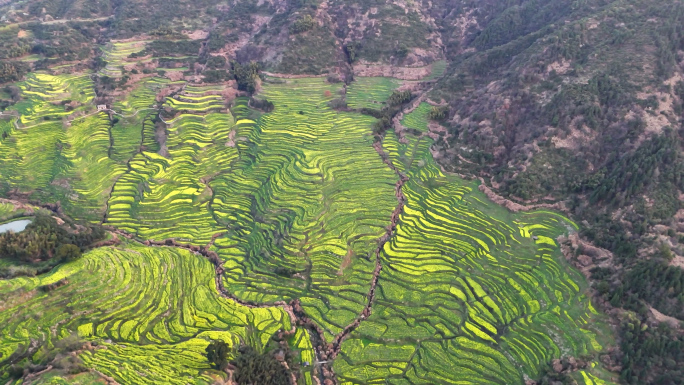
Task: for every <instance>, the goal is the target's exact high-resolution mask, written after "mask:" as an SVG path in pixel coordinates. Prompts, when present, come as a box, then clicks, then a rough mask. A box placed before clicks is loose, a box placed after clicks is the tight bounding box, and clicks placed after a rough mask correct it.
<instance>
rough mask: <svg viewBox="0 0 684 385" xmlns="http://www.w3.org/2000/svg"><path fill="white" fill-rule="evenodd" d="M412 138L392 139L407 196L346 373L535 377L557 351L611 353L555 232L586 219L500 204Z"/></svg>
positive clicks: (359, 380)
mask: <svg viewBox="0 0 684 385" xmlns="http://www.w3.org/2000/svg"><path fill="white" fill-rule="evenodd" d="M407 139H409V140H408V142H409V143H408V144H403V143H400V142H399V141H398V140H397V138H396V136H394V134H393V133H389V134H388V136H387V137H386V139H385V142H384V150H385V151H386V152H387V153H388V155H389V157H390V159H392V160H393V163H394V164H395V165H397V167H398V168H399V169H400V170H402V171H403V172H405V173H406V174H407V176H408V178H409V180H408V182H407V183H406V184H405V185H404V187H403V189H402V191H403V194H404V196H405V197H406V205H405V206H404V209H403V213H402V214H401V217H400V221H399V224H398V225H397V230H396V233H395V235H394V237H392V239H391V240H390V241H389V242H387V243H386V244H385V246H384V248H383V250H382V253H381V258H382V264H383V270H382V274H381V275H380V280H379V282H378V289H377V290H378V297H377V298H376V301H375V305H374V306H373V314H372V315H371V317H370V318H369V319H368V320H367V321H365V322H363V323H362V324H361V326H360V327H359V328H358V329H357V330H356V331H355V332H354V333H353V337H352V338H350V339H348V340H347V341H345V342H344V343H343V345H342V352H341V357H340V358H339V359H338V360H337V361H335V365H334V368H335V370H336V373H337V374H338V375H339V377H340V378H341V379H342V380H343V383H345V384H369V383H387V381H389V382H391V383H395V382H396V383H414V384H453V383H468V384H523V383H524V379H525V378H530V377H531V378H535V377H537V376H538V375H539V370H540V368H542V367H543V366H544V365H545V363H547V362H550V361H551V360H552V359H553V358H556V357H559V356H561V355H570V356H575V357H577V356H579V355H583V354H591V353H595V352H598V351H601V350H602V348H603V345H604V344H605V343H606V342H605V340H602V337H601V336H600V334H599V332H600V331H599V330H596V329H595V328H594V326H593V325H597V324H600V323H601V320H602V317H601V316H600V315H599V314H598V313H597V312H596V311H595V310H594V309H593V307H592V306H591V303H590V301H589V299H588V292H587V287H586V284H585V283H584V282H585V281H584V279H583V277H582V276H581V275H580V274H579V273H578V272H576V271H575V270H573V269H571V268H569V266H567V264H565V263H564V261H562V260H561V256H560V252H559V249H558V245H557V242H556V241H555V238H556V237H558V236H559V235H560V234H563V233H567V232H568V231H572V230H573V229H574V224H572V223H571V222H569V221H567V220H566V219H564V218H563V217H561V216H559V215H557V214H554V213H550V212H535V213H529V214H528V213H523V214H517V215H514V214H512V213H510V212H508V211H506V210H505V209H503V208H501V207H498V206H496V205H493V204H491V203H489V202H488V201H487V199H486V197H485V196H484V195H483V194H482V193H480V192H479V191H478V190H477V184H475V183H467V182H465V181H463V180H460V179H459V178H455V177H449V176H446V175H444V174H443V173H442V172H441V171H439V169H438V168H437V167H436V165H435V163H434V161H433V160H432V157H431V155H430V153H429V146H430V145H431V140H430V139H429V138H427V137H421V138H416V137H410V138H407Z"/></svg>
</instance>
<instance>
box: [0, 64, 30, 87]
mask: <svg viewBox="0 0 684 385" xmlns="http://www.w3.org/2000/svg"><path fill="white" fill-rule="evenodd" d="M29 70H30V67H29V66H28V65H26V63H21V62H16V61H0V83H6V82H14V81H17V80H19V79H21V78H22V77H23V76H24V75H25V74H26V73H27V72H28V71H29Z"/></svg>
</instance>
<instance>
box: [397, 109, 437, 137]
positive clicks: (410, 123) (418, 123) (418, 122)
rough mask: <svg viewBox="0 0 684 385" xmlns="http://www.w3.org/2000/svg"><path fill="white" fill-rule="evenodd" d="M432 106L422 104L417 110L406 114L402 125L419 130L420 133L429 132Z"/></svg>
mask: <svg viewBox="0 0 684 385" xmlns="http://www.w3.org/2000/svg"><path fill="white" fill-rule="evenodd" d="M431 109H432V106H431V105H430V104H428V103H425V102H423V103H420V104H419V105H418V107H416V109H415V110H413V111H411V112H410V113H408V114H406V115H405V116H404V118H403V119H402V120H401V122H400V123H401V125H402V126H404V127H406V128H411V129H414V130H418V131H420V132H427V130H428V127H427V126H428V114H429V113H430V110H431Z"/></svg>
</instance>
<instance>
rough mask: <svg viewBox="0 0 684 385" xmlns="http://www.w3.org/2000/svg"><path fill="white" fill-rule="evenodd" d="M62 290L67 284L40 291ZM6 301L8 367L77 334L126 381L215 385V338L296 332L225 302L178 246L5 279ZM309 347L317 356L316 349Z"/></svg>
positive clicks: (263, 313) (88, 355) (0, 355)
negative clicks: (211, 355) (208, 352)
mask: <svg viewBox="0 0 684 385" xmlns="http://www.w3.org/2000/svg"><path fill="white" fill-rule="evenodd" d="M57 282H64V283H65V284H64V285H63V286H59V287H58V288H56V289H54V290H52V291H45V290H41V289H40V288H41V287H45V285H50V284H54V283H57ZM0 293H1V294H2V298H3V300H2V302H0V309H2V312H0V324H2V325H3V327H2V330H1V331H0V359H4V358H5V357H7V356H9V355H11V354H23V353H24V352H30V353H31V354H32V355H33V358H34V360H36V358H40V357H41V356H47V355H49V354H50V352H51V351H52V350H53V349H55V344H58V341H59V340H60V339H64V338H67V337H69V336H78V337H80V339H81V340H82V341H99V344H98V345H97V346H96V347H94V348H91V349H86V350H82V351H81V352H80V353H79V356H80V358H81V359H82V360H83V362H84V363H85V364H86V365H88V366H89V367H91V368H94V369H96V370H98V371H99V372H101V373H103V374H105V375H107V376H110V377H113V378H114V379H116V380H117V381H118V382H119V383H130V384H134V383H141V378H144V380H142V382H143V383H158V384H162V383H163V384H186V383H187V382H188V380H189V379H193V383H197V384H200V383H211V382H212V381H213V380H212V378H214V377H216V378H220V373H219V372H217V371H213V370H210V368H209V364H208V362H207V361H206V358H205V357H204V349H205V347H206V346H207V344H208V343H209V341H210V340H211V339H217V338H219V339H223V340H225V341H227V342H228V343H229V344H231V345H232V344H235V343H236V342H237V341H239V340H249V341H252V342H253V343H255V344H256V345H257V346H263V344H265V343H266V342H267V341H268V340H269V338H270V337H271V336H272V335H273V333H275V332H276V331H278V330H280V329H282V330H290V329H291V328H292V325H291V322H290V318H289V316H288V315H287V313H286V312H284V311H283V310H281V309H279V308H275V307H273V308H260V309H249V308H246V307H244V306H240V305H237V304H235V302H233V301H231V300H228V299H225V298H223V297H221V296H219V295H218V293H217V292H216V287H215V283H214V270H213V267H212V266H211V264H210V263H209V262H208V261H206V260H205V259H203V258H201V257H198V256H196V255H193V254H191V253H189V252H187V251H184V250H177V249H172V248H150V247H142V246H138V245H136V244H126V245H124V246H122V247H120V248H100V249H97V250H94V251H91V252H90V253H88V254H86V255H85V256H84V257H83V259H81V260H79V261H76V262H72V263H69V264H65V265H61V266H60V267H58V268H57V269H56V270H55V271H53V272H52V273H50V274H47V275H44V276H41V277H39V278H15V279H11V280H4V281H0ZM301 333H302V331H299V332H298V333H297V334H296V335H297V336H301ZM31 341H34V342H33V343H32V344H31ZM36 344H38V346H40V348H38V349H36V348H35V345H36ZM300 349H302V350H303V353H304V356H305V357H309V356H310V355H311V353H310V350H307V349H310V345H306V344H301V343H300ZM4 369H6V368H3V367H2V366H0V379H3V383H4V382H5V381H6V380H7V378H6V377H5V375H6V374H3V370H4ZM141 376H142V377H141Z"/></svg>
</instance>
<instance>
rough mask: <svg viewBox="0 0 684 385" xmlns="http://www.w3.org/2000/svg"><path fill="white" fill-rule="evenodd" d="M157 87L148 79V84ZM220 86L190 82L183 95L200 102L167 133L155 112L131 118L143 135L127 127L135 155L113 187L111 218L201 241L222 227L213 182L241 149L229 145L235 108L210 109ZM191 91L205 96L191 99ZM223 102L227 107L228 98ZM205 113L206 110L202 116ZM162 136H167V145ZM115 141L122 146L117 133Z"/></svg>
mask: <svg viewBox="0 0 684 385" xmlns="http://www.w3.org/2000/svg"><path fill="white" fill-rule="evenodd" d="M153 86H155V84H151V83H148V84H147V85H146V86H145V87H153ZM215 91H216V90H214V89H212V88H207V89H201V88H199V87H187V88H186V89H185V90H184V92H183V94H182V95H183V98H187V99H186V100H187V101H186V102H183V103H184V104H186V105H192V106H195V107H192V106H191V107H187V108H184V110H186V111H192V113H190V112H186V113H183V114H182V115H180V116H179V117H178V118H177V119H175V120H174V121H173V123H172V124H171V125H169V126H167V127H166V128H165V129H164V132H163V133H161V134H160V133H159V132H158V128H155V125H154V123H153V122H152V121H150V118H149V117H148V118H142V117H139V118H137V119H138V120H137V121H134V122H131V123H133V125H135V126H136V127H138V126H141V127H140V129H141V132H142V134H141V136H138V134H134V131H129V130H131V127H129V126H128V125H126V124H124V125H122V126H121V136H122V137H123V136H124V133H125V132H129V133H131V140H130V141H127V140H122V144H124V145H125V148H126V150H125V151H122V153H124V154H130V153H131V152H134V155H133V157H132V158H131V159H130V160H129V161H128V168H129V169H128V171H126V172H125V173H124V174H123V175H122V176H121V177H120V178H119V179H118V181H117V183H116V185H115V186H114V189H113V190H112V194H111V199H110V200H109V207H108V212H107V220H106V222H105V223H107V224H111V225H114V226H117V227H119V228H122V229H124V230H127V231H130V232H132V233H135V234H137V235H139V236H140V237H142V238H146V239H160V240H161V239H165V238H176V239H179V240H182V241H184V242H187V243H192V244H197V245H205V244H207V243H208V242H209V241H210V240H211V237H212V235H214V234H215V233H218V232H219V231H220V230H219V228H218V223H217V222H216V221H215V220H214V217H213V216H212V213H211V212H210V208H209V201H210V199H211V198H212V191H211V187H210V186H209V184H208V182H209V181H210V180H211V179H212V178H213V177H214V175H215V174H217V173H219V172H221V171H222V170H225V169H228V168H229V167H230V163H231V162H232V161H233V160H234V159H235V158H236V156H237V152H236V150H235V148H234V147H230V146H227V145H226V142H228V140H229V139H228V137H229V133H230V131H231V130H232V128H233V126H234V124H235V122H234V119H233V117H232V115H231V114H230V112H223V113H216V112H213V113H208V112H209V111H211V110H212V109H214V108H215V107H216V105H217V103H218V102H217V100H216V95H212V92H215ZM144 94H145V92H144V90H141V91H140V92H139V94H135V95H134V94H131V96H133V97H135V98H140V97H144ZM190 95H199V96H194V98H195V99H191V98H193V96H190ZM205 97H206V98H211V100H212V101H211V102H210V103H213V107H212V106H211V105H207V102H205V101H204V99H203V98H205ZM218 97H219V98H220V96H218ZM171 100H174V99H169V101H171ZM129 104H131V105H132V104H135V103H134V102H130V103H129ZM141 104H145V103H141ZM218 105H219V106H221V107H222V106H223V104H222V102H220V104H218ZM200 112H204V113H205V114H203V115H198V114H197V113H200ZM141 120H142V121H141ZM133 135H135V136H133ZM160 135H161V136H163V137H164V138H165V139H164V142H163V149H162V144H161V143H160V141H159V137H160ZM133 138H135V139H138V138H141V139H138V140H141V143H142V146H140V147H139V148H136V146H135V145H134V143H135V142H134V141H133V140H132V139H133ZM114 143H115V145H114V149H115V150H117V149H118V148H119V147H118V146H117V144H116V138H115V139H114ZM126 143H128V144H126ZM132 150H133V151H132ZM137 150H140V151H137ZM136 151H137V152H136Z"/></svg>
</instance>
